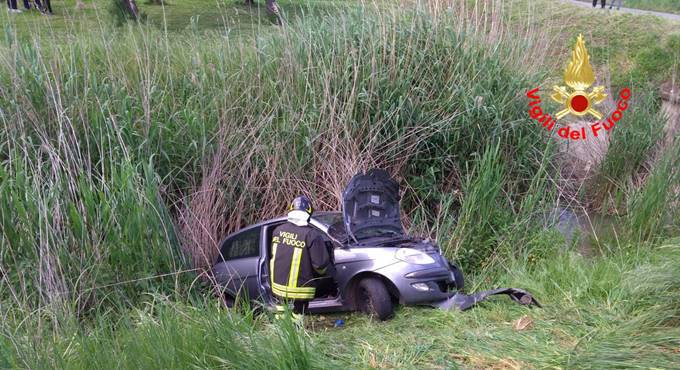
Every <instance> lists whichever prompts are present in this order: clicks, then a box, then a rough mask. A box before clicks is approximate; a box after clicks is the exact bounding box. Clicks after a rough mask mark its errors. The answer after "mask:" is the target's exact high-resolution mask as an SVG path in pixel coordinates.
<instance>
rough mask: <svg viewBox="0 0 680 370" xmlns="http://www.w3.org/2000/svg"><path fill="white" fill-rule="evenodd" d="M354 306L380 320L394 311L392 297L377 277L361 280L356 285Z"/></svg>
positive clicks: (386, 317) (385, 318)
mask: <svg viewBox="0 0 680 370" xmlns="http://www.w3.org/2000/svg"><path fill="white" fill-rule="evenodd" d="M356 306H357V309H358V310H359V311H361V312H364V313H366V314H368V315H369V316H371V317H375V318H377V319H379V320H380V321H384V320H387V319H388V318H390V317H391V316H392V314H393V313H394V307H393V305H392V299H390V294H389V293H388V292H387V288H386V287H385V284H384V283H383V282H382V281H381V280H380V279H378V278H374V277H369V278H365V279H363V280H361V281H360V282H359V285H358V286H357V292H356Z"/></svg>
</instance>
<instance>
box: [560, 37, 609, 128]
mask: <svg viewBox="0 0 680 370" xmlns="http://www.w3.org/2000/svg"><path fill="white" fill-rule="evenodd" d="M594 82H595V74H594V73H593V67H592V66H591V65H590V56H588V50H587V49H586V42H585V40H584V39H583V35H578V38H577V39H576V45H574V50H573V51H572V52H571V61H570V62H569V65H568V66H567V68H566V69H565V70H564V83H565V84H567V86H569V87H571V88H572V89H573V90H572V91H569V90H567V88H566V87H565V86H553V91H554V92H553V94H552V95H551V98H552V99H553V100H554V101H556V102H558V103H560V104H564V109H563V110H561V111H559V112H557V114H555V116H556V117H557V119H560V118H562V117H564V116H566V115H567V114H573V115H576V116H585V115H586V114H590V115H592V116H593V117H595V118H596V119H602V113H600V112H598V111H597V110H595V108H593V105H597V104H600V103H602V101H604V99H605V98H606V97H607V94H605V93H604V86H596V87H594V88H593V89H592V91H590V92H588V91H587V90H588V88H589V87H590V86H591V85H592V84H593V83H594Z"/></svg>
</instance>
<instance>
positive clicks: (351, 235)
mask: <svg viewBox="0 0 680 370" xmlns="http://www.w3.org/2000/svg"><path fill="white" fill-rule="evenodd" d="M399 199H400V198H399V186H398V184H397V183H396V182H395V181H394V180H393V179H391V178H390V177H389V175H387V173H386V172H384V171H381V170H372V171H369V172H368V173H367V174H359V175H357V176H355V177H354V178H353V179H352V181H350V184H349V185H348V187H347V188H346V189H345V191H344V192H343V212H342V213H340V212H317V213H315V214H314V215H313V217H312V219H311V220H310V225H311V226H312V227H315V228H317V229H318V230H319V231H321V232H322V234H323V235H324V237H325V239H326V245H327V247H328V248H329V250H330V251H332V254H331V256H333V257H334V262H335V270H336V273H335V276H334V278H335V279H334V280H335V282H334V283H335V285H336V287H337V289H334V291H335V293H331V294H329V295H328V296H326V297H320V298H316V299H314V300H313V301H311V302H310V304H309V310H310V312H333V311H349V310H360V311H364V312H367V313H369V314H372V315H374V316H376V317H378V318H379V319H383V320H384V319H386V318H388V317H389V316H391V315H392V311H393V305H394V304H395V303H400V304H412V305H415V304H428V303H432V302H436V301H443V300H446V299H448V298H449V297H451V295H452V291H454V292H455V290H462V289H463V275H462V273H461V272H460V270H459V269H458V267H456V266H455V265H453V264H451V263H450V262H449V261H448V260H447V259H446V258H445V257H444V256H443V255H442V254H441V252H440V250H439V247H438V246H437V244H436V243H435V242H433V241H432V240H430V239H422V238H416V237H411V236H408V235H406V234H405V233H404V231H403V228H402V225H401V219H400V217H399ZM284 222H286V218H285V217H279V218H275V219H271V220H267V221H264V222H261V223H258V224H256V225H252V226H249V227H246V228H244V229H242V230H240V231H238V232H236V233H234V234H232V235H229V236H228V237H227V238H226V239H225V240H224V241H223V242H222V244H221V248H220V252H221V255H220V256H219V257H218V260H217V261H216V263H215V265H214V267H213V273H214V276H215V279H216V281H217V282H218V283H219V284H220V285H221V286H222V287H223V288H224V295H225V297H226V299H227V300H228V302H229V303H231V302H233V300H234V299H235V298H236V297H237V296H239V295H241V296H244V295H247V297H248V298H249V299H251V300H254V301H258V302H261V303H264V304H265V305H272V304H273V296H272V292H271V286H270V276H269V260H270V258H271V250H270V246H271V237H272V231H273V230H274V228H276V227H277V226H279V225H280V224H282V223H284Z"/></svg>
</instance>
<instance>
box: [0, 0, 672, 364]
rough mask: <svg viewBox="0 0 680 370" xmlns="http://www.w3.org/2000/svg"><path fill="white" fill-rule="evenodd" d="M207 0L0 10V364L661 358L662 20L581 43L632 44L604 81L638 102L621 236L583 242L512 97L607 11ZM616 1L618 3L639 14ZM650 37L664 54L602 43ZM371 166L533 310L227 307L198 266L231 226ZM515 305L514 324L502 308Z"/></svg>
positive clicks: (552, 154) (478, 271) (539, 137)
mask: <svg viewBox="0 0 680 370" xmlns="http://www.w3.org/2000/svg"><path fill="white" fill-rule="evenodd" d="M97 4H104V5H105V3H100V2H97ZM193 4H194V6H195V5H203V4H206V5H207V4H208V2H207V1H206V2H200V3H193ZM215 4H217V5H215V6H213V7H212V8H207V7H203V8H201V9H200V10H196V8H192V7H190V6H189V5H187V3H184V2H181V3H180V2H178V3H177V4H173V3H171V4H170V5H168V7H167V8H166V9H165V16H164V17H165V18H164V17H163V15H162V13H161V11H162V10H163V9H162V8H160V7H151V6H143V9H142V10H143V11H144V12H146V13H147V14H148V15H149V20H148V22H147V23H145V24H140V25H132V24H131V25H129V27H128V26H123V27H117V26H115V24H114V22H113V21H111V20H110V16H109V15H108V13H107V12H106V11H105V10H104V9H102V8H101V7H99V8H97V9H87V10H84V11H82V12H75V11H73V10H72V9H73V8H72V6H71V5H70V3H67V6H66V7H64V8H60V10H58V12H59V11H61V12H62V13H61V15H57V16H55V17H52V18H42V17H39V16H38V15H37V14H21V15H18V16H13V17H12V20H11V21H9V22H7V23H5V27H4V30H3V41H2V43H1V44H0V124H1V125H2V126H1V127H2V129H1V130H0V231H1V233H0V315H2V318H3V320H2V322H1V323H0V333H1V334H2V335H0V367H10V368H12V367H14V368H16V367H21V368H25V367H28V368H74V369H77V368H88V369H89V368H111V367H116V368H190V367H197V368H206V367H227V368H323V367H362V368H365V367H375V368H377V367H407V368H408V367H436V366H439V367H457V366H461V367H481V368H485V367H491V366H514V365H526V366H535V367H563V368H574V367H592V368H607V367H626V366H656V367H662V368H663V367H673V361H674V357H673V356H674V355H673V352H672V351H674V350H675V349H676V348H677V338H678V331H677V318H676V317H677V307H678V304H677V300H678V281H677V280H678V276H677V272H676V271H675V270H677V269H674V267H675V266H677V263H678V246H677V241H673V242H668V243H665V245H664V246H662V244H663V243H662V240H665V239H666V238H667V237H668V236H672V235H677V234H678V228H679V227H680V224H678V222H677V220H678V218H677V216H678V210H677V208H678V207H677V204H678V195H677V190H676V189H677V186H678V182H680V177H679V176H678V175H677V160H678V158H680V153H677V152H676V151H673V150H666V151H664V150H663V148H661V149H659V147H658V146H657V144H658V143H659V138H657V137H656V136H653V135H651V131H650V129H651V128H652V127H651V126H645V123H647V122H652V121H651V120H658V117H657V115H656V113H657V112H656V107H657V104H658V101H656V100H654V99H655V95H654V94H653V93H650V92H649V91H650V90H649V86H648V85H649V84H652V83H654V81H658V80H660V79H663V78H666V77H667V76H666V73H667V71H665V70H664V69H663V68H662V67H663V66H665V65H667V63H669V59H672V58H673V56H672V55H673V53H672V50H673V45H674V43H675V41H674V40H675V39H674V38H673V36H672V35H666V33H667V30H668V29H672V26H669V24H667V23H663V22H658V23H655V22H650V23H649V24H647V25H646V26H648V29H647V31H646V32H647V33H643V34H642V36H636V37H635V38H632V39H630V40H628V41H626V40H619V41H608V40H606V39H595V38H591V37H588V38H587V40H593V42H592V44H588V45H589V47H592V49H591V53H592V55H594V57H593V58H594V64H595V65H596V69H598V75H600V73H602V72H603V70H604V69H605V66H606V63H604V61H609V62H610V64H609V66H610V67H611V66H618V65H619V64H618V63H623V61H627V62H626V63H630V65H627V67H626V68H621V69H618V68H612V69H611V74H612V80H613V81H619V82H617V83H624V82H625V83H628V82H631V83H632V84H634V86H636V90H634V91H635V94H636V96H640V100H639V101H636V103H639V104H645V105H644V107H645V109H640V110H639V111H637V112H636V116H635V117H636V118H635V119H636V120H635V124H633V123H630V125H629V126H630V127H628V128H627V129H626V130H619V131H620V132H618V131H616V132H615V135H614V136H613V137H612V142H614V143H616V144H617V149H616V150H615V152H616V153H617V154H616V155H617V156H619V157H612V158H608V161H607V162H606V163H607V164H606V165H605V166H604V167H603V169H601V172H602V173H603V174H604V176H602V181H604V182H605V185H608V186H611V187H613V188H616V189H619V188H620V189H623V190H621V192H620V193H621V194H622V195H621V196H622V197H623V199H621V202H620V204H621V207H622V208H623V209H625V211H626V212H627V214H626V216H625V217H620V218H617V219H616V223H617V226H618V227H619V228H622V229H625V230H628V231H629V232H626V233H623V234H621V235H619V234H617V233H613V235H612V236H607V237H602V238H600V239H599V242H598V243H596V245H595V246H594V248H595V249H596V250H594V251H593V253H592V254H593V256H594V257H592V258H584V257H582V256H580V255H579V253H578V252H577V251H575V250H573V248H574V245H575V244H576V243H566V242H565V240H564V239H563V237H562V236H561V235H560V234H559V233H558V232H556V231H555V230H552V229H545V228H544V227H543V221H542V220H543V218H544V216H545V214H546V213H549V212H550V211H551V210H552V209H553V208H554V207H555V206H556V205H558V204H559V202H560V198H559V189H555V186H554V184H556V183H558V181H559V171H558V168H557V167H558V165H559V161H558V157H557V156H556V151H555V146H554V145H552V144H553V143H552V142H551V140H549V138H547V137H545V136H543V132H542V131H540V130H536V127H535V125H532V124H530V120H529V118H528V116H527V114H526V98H525V96H524V92H525V91H526V89H527V87H528V86H532V87H533V86H536V85H537V84H541V83H547V82H545V81H550V80H551V79H553V78H557V77H555V76H561V73H560V72H559V71H560V70H561V68H563V64H564V63H565V60H566V57H565V55H568V50H569V48H570V47H571V44H572V43H571V42H570V41H569V39H570V38H573V37H575V33H576V32H577V31H579V27H586V26H592V28H591V29H592V30H593V32H594V33H593V34H595V31H601V30H602V27H607V26H608V25H609V26H611V25H612V24H614V23H607V22H604V23H603V24H604V25H599V23H598V22H599V21H598V20H597V19H596V18H594V17H592V16H590V17H588V16H584V18H580V17H581V14H579V13H574V14H571V13H570V12H571V11H570V10H560V11H562V12H563V13H557V14H558V15H560V17H562V16H564V19H563V20H565V21H569V20H570V19H573V20H578V22H580V23H577V24H575V25H569V26H568V27H566V28H562V26H560V25H556V24H555V23H551V22H552V21H550V19H551V18H550V17H548V15H547V14H552V13H550V12H551V11H553V10H555V8H551V7H554V6H556V5H554V4H552V3H551V2H545V3H541V5H546V6H547V8H546V9H545V11H546V12H547V13H531V14H529V15H528V14H526V12H525V13H524V16H523V17H524V18H519V17H521V12H520V11H522V10H526V9H527V8H526V7H527V6H530V5H532V4H533V5H535V4H534V3H524V2H522V3H519V4H517V8H514V9H510V11H508V12H507V13H505V15H501V13H499V12H497V11H496V12H489V11H484V10H483V9H482V8H481V7H478V9H477V10H476V11H475V10H474V9H471V8H468V9H466V10H465V11H460V9H454V10H452V11H449V10H446V9H440V8H437V7H436V4H430V3H427V4H421V5H422V6H414V4H412V3H405V4H400V5H401V6H400V7H392V6H389V5H390V4H391V3H389V2H383V3H380V4H379V5H380V6H377V7H376V6H374V5H373V4H368V5H366V6H365V7H364V6H357V3H355V2H351V3H331V2H323V3H322V2H305V3H301V2H296V1H292V0H291V1H286V2H282V5H283V6H284V10H285V11H286V12H287V13H288V14H289V15H290V16H289V17H288V19H289V22H288V26H287V27H285V28H280V27H277V26H273V25H272V23H271V21H270V20H269V19H267V18H266V17H261V16H260V15H261V14H259V13H257V12H258V10H257V9H250V8H246V7H244V6H242V5H239V4H235V3H221V2H220V3H215ZM55 5H57V4H55ZM425 5H427V6H425ZM210 9H213V11H211V10H210ZM66 10H68V11H69V14H67V15H66V16H63V15H64V13H63V12H64V11H66ZM531 11H532V12H533V10H531ZM71 12H72V13H71ZM199 13H201V16H200V17H198V18H195V20H193V21H192V20H191V17H188V15H189V14H199ZM0 14H1V15H0V18H1V19H2V21H4V20H6V19H7V18H6V17H7V16H8V15H6V14H5V13H0ZM483 15H484V16H485V17H486V18H485V17H483ZM97 17H99V18H97ZM503 17H507V19H505V20H506V21H507V22H508V23H502V22H501V23H496V22H500V21H501V20H503V19H504V18H503ZM551 17H552V16H551ZM99 19H101V20H102V21H101V22H99ZM637 19H638V18H627V17H621V19H620V20H618V19H617V20H615V21H616V22H622V23H620V24H621V25H626V26H631V27H633V29H636V30H641V29H642V28H640V27H642V26H639V25H636V20H637ZM534 22H535V23H534ZM612 22H614V21H612ZM616 24H619V23H616ZM537 26H540V27H538V28H537ZM525 27H526V28H525ZM635 27H638V28H635ZM537 29H540V30H542V31H541V32H540V33H534V34H533V36H532V32H530V31H531V30H533V32H536V30H537ZM623 29H624V30H625V28H623ZM84 30H87V31H88V32H83V31H84ZM166 30H167V32H166ZM50 31H53V35H50ZM616 32H622V33H623V32H624V31H616ZM517 35H523V36H519V37H518V36H517ZM563 35H567V36H563ZM636 35H637V34H636ZM244 36H245V37H244ZM657 37H658V38H660V39H662V40H663V41H664V43H662V44H660V45H661V46H659V47H660V48H661V49H662V52H660V53H656V54H654V53H652V54H650V55H660V56H661V57H659V58H657V57H650V56H649V55H647V54H644V56H643V57H640V58H637V59H636V58H632V59H626V58H623V57H620V56H618V54H617V56H616V57H613V56H614V51H615V50H617V48H619V47H620V46H621V48H620V52H621V53H622V54H623V55H624V56H635V55H638V54H636V53H637V51H638V49H639V46H640V45H643V44H644V43H645V42H648V41H649V39H650V38H652V39H653V38H657ZM555 39H559V40H560V42H554V41H553V40H555ZM645 40H646V41H645ZM591 45H592V46H591ZM669 50H671V51H669ZM641 54H642V53H641ZM607 55H612V58H609V59H607V58H604V56H607ZM558 56H559V57H558ZM551 58H554V59H551ZM600 63H602V64H600ZM664 63H665V64H664ZM603 65H604V66H603ZM556 71H557V72H556ZM635 71H637V72H635ZM622 76H623V77H622ZM638 92H639V94H638ZM642 97H648V98H649V99H650V100H649V102H646V101H645V100H644V99H642ZM654 122H657V121H654ZM659 122H660V121H658V122H657V123H656V124H655V126H654V127H656V125H660V123H659ZM626 123H628V122H621V124H622V125H625V124H626ZM619 146H620V147H619ZM669 147H670V148H674V147H673V146H672V145H671V146H669ZM612 153H614V151H613V152H612ZM612 155H613V154H612ZM656 156H658V158H661V160H658V161H656V162H654V161H652V159H653V158H652V157H655V158H656ZM374 166H377V167H383V168H386V169H388V170H389V171H390V172H392V173H394V174H395V175H396V176H397V178H398V179H399V180H400V181H401V183H402V184H403V185H404V203H403V204H404V207H403V209H404V212H405V214H404V219H405V222H406V224H407V226H408V228H409V230H411V231H412V232H413V233H415V234H419V235H427V236H432V237H436V239H437V240H438V242H439V243H440V244H441V245H442V247H443V249H444V251H445V253H446V254H447V255H448V256H449V257H453V258H456V259H457V261H458V262H459V263H461V264H462V266H463V269H464V271H465V272H466V275H467V277H468V281H469V282H471V284H470V285H469V289H470V290H479V289H483V288H490V287H494V286H501V285H508V286H519V287H525V288H528V289H530V290H531V291H532V292H534V293H535V294H536V296H537V298H538V299H539V300H540V301H541V302H542V303H544V304H545V308H544V309H541V310H531V311H529V310H527V309H526V308H524V307H519V306H515V305H512V304H510V303H509V302H507V301H506V300H505V301H504V300H502V299H499V300H498V301H497V302H489V303H488V304H485V305H483V306H482V307H480V308H478V309H475V310H473V311H470V312H466V313H457V312H440V311H436V310H433V309H424V308H402V309H400V310H398V312H397V316H396V318H395V319H394V320H392V321H390V322H387V323H375V322H371V321H369V320H368V319H367V318H365V317H364V316H362V315H359V314H352V315H348V316H346V315H341V316H333V318H335V317H346V318H348V324H347V327H346V328H345V329H328V330H326V329H323V327H324V326H326V325H324V324H322V323H317V324H315V325H314V328H312V329H311V330H310V331H308V332H304V333H299V332H297V331H296V330H295V329H294V328H293V326H292V323H290V322H283V323H271V322H270V318H269V317H268V316H267V315H259V316H256V315H253V312H252V311H250V310H247V309H245V310H241V311H226V310H224V309H223V308H222V307H221V304H220V302H219V300H217V299H214V298H213V297H212V296H211V292H210V289H209V288H208V287H206V286H205V284H206V282H205V281H204V280H203V279H202V278H200V277H197V273H200V271H201V268H204V267H207V266H208V265H209V263H210V261H212V258H213V256H214V254H215V252H216V245H217V244H218V243H219V241H220V239H221V238H222V237H223V236H224V235H226V234H227V233H228V232H231V231H233V230H236V229H238V228H240V227H243V226H245V225H247V224H249V223H252V222H254V221H256V220H259V219H262V218H267V217H271V216H274V215H278V214H281V213H283V212H284V209H285V206H286V200H287V199H290V198H291V196H293V195H297V194H307V195H309V196H311V198H312V199H313V200H314V202H315V204H316V205H317V208H318V209H336V208H337V204H338V199H337V196H338V194H339V193H340V191H341V190H342V188H343V185H344V184H345V183H346V182H347V181H348V179H349V178H350V177H351V176H352V175H353V174H354V173H355V172H356V171H357V170H360V169H367V168H369V167H374ZM647 170H648V171H647ZM621 184H630V186H619V185H621ZM599 185H601V184H598V186H599ZM586 186H590V185H586ZM595 190H596V189H594V188H587V189H585V190H584V191H586V192H594V191H595ZM617 230H618V228H617ZM194 268H196V270H194ZM651 294H657V295H658V297H659V299H658V300H655V298H653V296H652V295H651ZM525 314H527V315H529V316H530V317H531V319H532V320H533V322H534V328H532V329H529V330H526V331H519V332H518V331H515V330H514V329H512V322H513V321H515V320H517V319H518V318H519V317H521V316H522V315H525ZM650 364H651V365H650Z"/></svg>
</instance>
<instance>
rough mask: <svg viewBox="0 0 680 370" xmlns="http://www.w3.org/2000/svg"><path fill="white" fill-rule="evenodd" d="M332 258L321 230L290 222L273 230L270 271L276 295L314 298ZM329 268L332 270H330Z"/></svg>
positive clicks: (300, 298)
mask: <svg viewBox="0 0 680 370" xmlns="http://www.w3.org/2000/svg"><path fill="white" fill-rule="evenodd" d="M331 263H332V262H331V258H330V256H329V254H328V250H327V249H326V244H325V243H324V241H323V238H322V236H321V233H320V232H319V231H317V230H315V229H313V228H312V227H310V226H297V225H295V224H292V223H290V222H287V223H285V224H283V225H281V226H279V227H277V228H276V229H274V232H273V233H272V259H271V261H270V264H269V265H270V269H271V271H270V275H271V277H272V292H273V293H274V295H276V296H278V297H281V298H287V299H294V300H311V299H312V298H314V294H315V293H316V281H317V280H318V279H315V278H319V277H321V276H323V275H325V274H326V273H327V270H332V268H333V266H331ZM329 272H330V271H329Z"/></svg>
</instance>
